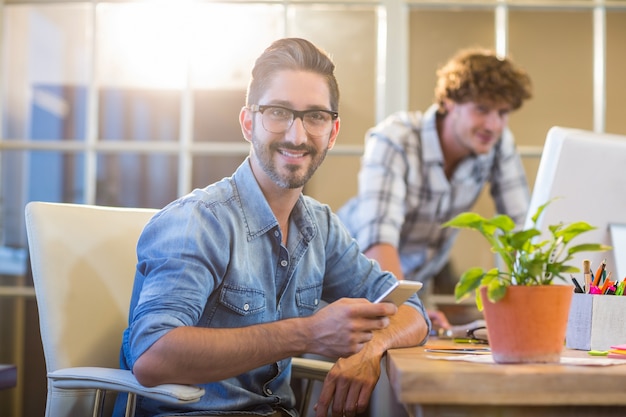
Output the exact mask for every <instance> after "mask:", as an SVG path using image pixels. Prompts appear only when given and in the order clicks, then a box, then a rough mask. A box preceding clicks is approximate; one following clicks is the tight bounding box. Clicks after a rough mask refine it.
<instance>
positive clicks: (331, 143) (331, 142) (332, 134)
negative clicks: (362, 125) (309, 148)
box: [327, 118, 341, 151]
mask: <svg viewBox="0 0 626 417" xmlns="http://www.w3.org/2000/svg"><path fill="white" fill-rule="evenodd" d="M340 124H341V123H340V122H339V118H337V119H336V120H335V122H334V123H333V130H331V132H330V138H329V139H328V146H327V148H328V150H329V151H330V150H331V149H332V148H333V147H334V146H335V142H336V141H337V135H338V134H339V125H340Z"/></svg>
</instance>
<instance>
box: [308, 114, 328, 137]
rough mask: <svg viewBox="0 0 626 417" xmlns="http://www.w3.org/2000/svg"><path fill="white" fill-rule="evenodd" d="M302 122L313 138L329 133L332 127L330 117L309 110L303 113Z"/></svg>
mask: <svg viewBox="0 0 626 417" xmlns="http://www.w3.org/2000/svg"><path fill="white" fill-rule="evenodd" d="M303 122H304V128H305V129H306V131H307V132H309V134H311V135H314V136H321V135H325V134H327V133H329V132H330V131H331V130H332V126H333V119H332V116H331V115H330V114H328V113H326V112H323V111H315V110H311V111H308V112H306V113H304V117H303Z"/></svg>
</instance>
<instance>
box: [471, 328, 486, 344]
mask: <svg viewBox="0 0 626 417" xmlns="http://www.w3.org/2000/svg"><path fill="white" fill-rule="evenodd" d="M467 338H468V339H469V340H471V343H484V344H488V343H489V336H488V335H487V327H485V326H480V327H474V328H473V329H469V330H467Z"/></svg>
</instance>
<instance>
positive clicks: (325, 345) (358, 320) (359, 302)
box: [306, 298, 398, 358]
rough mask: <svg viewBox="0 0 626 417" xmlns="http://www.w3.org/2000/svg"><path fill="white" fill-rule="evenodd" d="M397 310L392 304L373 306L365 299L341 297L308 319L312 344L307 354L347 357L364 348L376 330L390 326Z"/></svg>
mask: <svg viewBox="0 0 626 417" xmlns="http://www.w3.org/2000/svg"><path fill="white" fill-rule="evenodd" d="M397 311H398V308H397V307H396V306H395V305H393V304H391V303H378V304H374V303H371V302H370V301H368V300H366V299H364V298H356V299H355V298H342V299H341V300H338V301H335V302H334V303H332V304H329V305H328V306H326V307H324V308H322V309H321V310H319V311H318V312H317V313H315V314H314V315H312V316H310V317H309V318H308V319H307V323H306V325H307V326H308V328H309V331H310V332H311V338H310V342H309V343H311V345H310V346H309V347H308V348H307V349H306V351H307V352H310V353H317V354H320V355H324V356H329V357H332V358H335V357H346V356H350V355H353V354H355V353H357V352H359V351H360V350H361V349H363V346H364V345H365V344H366V343H367V342H369V341H370V340H372V337H373V333H372V332H373V331H375V330H382V329H384V328H386V327H387V326H388V325H389V316H392V315H394V314H395V313H396V312H397Z"/></svg>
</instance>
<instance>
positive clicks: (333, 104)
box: [246, 38, 339, 111]
mask: <svg viewBox="0 0 626 417" xmlns="http://www.w3.org/2000/svg"><path fill="white" fill-rule="evenodd" d="M282 70H304V71H311V72H314V73H317V74H320V75H322V76H323V77H324V78H325V79H326V82H327V83H328V90H329V92H330V110H333V111H339V86H338V84H337V79H336V78H335V74H334V71H335V64H334V63H333V61H332V60H331V58H330V56H329V55H328V54H327V53H326V52H325V51H323V50H321V49H320V48H318V47H316V46H315V45H313V44H312V43H311V42H309V41H307V40H306V39H301V38H284V39H279V40H277V41H274V42H273V43H272V44H271V45H270V46H269V47H268V48H267V49H265V51H264V52H263V53H262V54H261V55H260V56H259V57H258V58H257V60H256V61H255V63H254V67H253V68H252V77H251V78H250V83H249V84H248V91H247V93H246V105H247V106H249V105H251V104H260V103H258V100H259V99H260V97H261V96H262V95H263V93H264V92H265V90H266V89H267V88H268V85H269V83H270V82H271V80H272V77H273V76H274V75H275V73H276V72H278V71H282ZM261 104H262V103H261Z"/></svg>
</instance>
